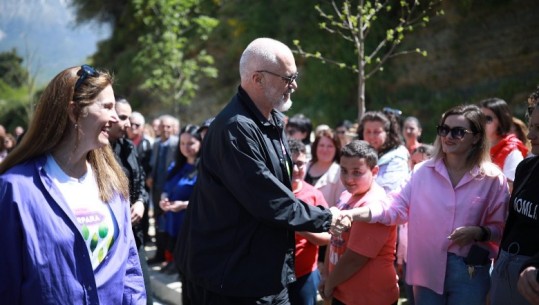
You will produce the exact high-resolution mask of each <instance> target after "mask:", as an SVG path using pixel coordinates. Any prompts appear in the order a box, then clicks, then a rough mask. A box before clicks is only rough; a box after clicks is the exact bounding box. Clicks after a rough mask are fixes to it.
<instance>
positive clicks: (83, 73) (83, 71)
mask: <svg viewBox="0 0 539 305" xmlns="http://www.w3.org/2000/svg"><path fill="white" fill-rule="evenodd" d="M77 75H78V76H79V79H78V80H77V82H76V83H75V91H77V89H79V87H80V85H82V83H84V81H85V80H86V79H87V78H88V76H97V71H96V70H95V69H94V68H93V67H92V66H89V65H82V66H80V70H79V71H78V72H77Z"/></svg>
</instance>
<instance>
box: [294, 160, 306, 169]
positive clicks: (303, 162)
mask: <svg viewBox="0 0 539 305" xmlns="http://www.w3.org/2000/svg"><path fill="white" fill-rule="evenodd" d="M306 163H307V162H305V161H299V160H298V161H295V162H293V163H292V164H293V165H294V166H297V167H298V168H302V167H304V166H305V164H306Z"/></svg>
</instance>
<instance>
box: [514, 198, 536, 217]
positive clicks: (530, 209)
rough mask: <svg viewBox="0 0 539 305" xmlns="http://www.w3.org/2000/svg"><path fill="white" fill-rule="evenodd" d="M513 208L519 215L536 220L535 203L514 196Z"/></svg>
mask: <svg viewBox="0 0 539 305" xmlns="http://www.w3.org/2000/svg"><path fill="white" fill-rule="evenodd" d="M513 209H514V210H515V212H517V213H519V214H520V215H523V216H525V217H528V218H531V219H533V220H537V203H534V202H531V201H528V200H526V199H523V198H520V197H516V198H515V200H514V201H513Z"/></svg>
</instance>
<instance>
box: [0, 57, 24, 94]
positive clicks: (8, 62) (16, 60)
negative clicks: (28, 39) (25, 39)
mask: <svg viewBox="0 0 539 305" xmlns="http://www.w3.org/2000/svg"><path fill="white" fill-rule="evenodd" d="M22 62H23V58H22V57H20V56H19V54H17V50H16V49H12V50H11V51H8V52H3V53H0V79H1V80H2V81H3V82H4V83H5V84H7V85H8V86H11V87H14V88H19V87H22V86H23V85H25V84H26V83H27V81H28V76H29V74H28V70H26V69H25V68H24V67H23V65H22Z"/></svg>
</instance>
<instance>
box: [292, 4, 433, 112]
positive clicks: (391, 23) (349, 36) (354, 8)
mask: <svg viewBox="0 0 539 305" xmlns="http://www.w3.org/2000/svg"><path fill="white" fill-rule="evenodd" d="M440 2H441V0H430V1H426V2H424V3H420V1H419V0H410V1H407V0H359V1H357V3H355V4H354V3H353V1H351V0H345V1H343V2H342V3H340V1H339V3H340V5H339V4H338V3H337V2H336V1H335V0H332V1H331V2H330V6H329V7H324V8H323V7H322V6H321V5H316V6H315V9H316V11H317V12H318V13H319V15H320V16H321V17H322V19H323V21H322V22H320V23H319V27H320V28H321V29H323V30H326V31H328V32H329V33H331V34H334V35H337V36H338V37H340V38H341V39H343V40H345V41H347V42H349V43H351V44H352V45H353V48H354V54H355V56H356V59H355V62H354V63H350V62H346V61H342V60H335V59H332V58H330V57H326V56H324V55H322V53H321V52H319V51H317V52H314V53H312V52H306V51H304V50H303V48H302V47H301V44H300V41H299V40H295V41H294V44H295V45H296V47H297V52H298V53H299V54H301V55H302V56H304V57H306V58H317V59H319V60H321V61H323V62H328V63H332V64H335V65H337V66H338V67H339V68H342V69H350V70H352V71H353V72H354V73H357V74H358V82H357V108H358V113H357V117H358V120H360V119H361V117H362V116H363V113H365V83H366V81H367V79H369V78H370V77H371V76H372V75H374V74H375V73H376V72H379V71H382V70H383V65H384V64H385V63H386V61H387V60H389V59H390V58H392V57H396V56H399V55H404V54H409V53H419V54H422V55H423V56H426V55H427V53H426V51H422V50H420V49H419V48H416V49H413V50H400V49H399V48H398V47H399V46H400V44H401V43H402V41H403V40H404V38H405V35H407V34H409V33H411V32H413V31H414V29H415V28H416V27H418V26H423V27H424V26H426V25H427V23H428V22H429V14H430V13H431V12H432V11H434V12H435V13H436V14H443V11H441V10H436V6H437V5H438V4H439V3H440ZM329 11H331V13H328V12H329ZM384 14H385V15H384ZM377 27H379V28H377ZM382 29H383V30H382ZM382 31H383V32H384V35H376V34H375V35H373V36H377V37H375V40H372V39H371V41H370V46H372V48H371V49H367V47H368V46H369V44H368V38H369V35H370V34H372V33H378V34H380V33H381V32H382Z"/></svg>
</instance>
